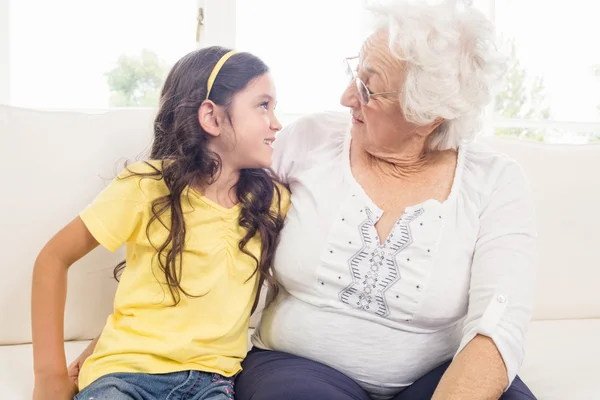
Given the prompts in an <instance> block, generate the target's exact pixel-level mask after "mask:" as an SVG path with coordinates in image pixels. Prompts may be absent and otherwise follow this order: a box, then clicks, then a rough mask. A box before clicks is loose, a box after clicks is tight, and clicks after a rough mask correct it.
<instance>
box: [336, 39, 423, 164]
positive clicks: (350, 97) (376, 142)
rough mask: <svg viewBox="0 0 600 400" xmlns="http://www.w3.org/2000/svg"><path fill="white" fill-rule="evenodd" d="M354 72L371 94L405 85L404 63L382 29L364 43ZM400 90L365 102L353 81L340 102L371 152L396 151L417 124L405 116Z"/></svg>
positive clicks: (355, 134) (356, 137) (354, 132)
mask: <svg viewBox="0 0 600 400" xmlns="http://www.w3.org/2000/svg"><path fill="white" fill-rule="evenodd" d="M355 75H356V76H357V77H358V78H360V79H361V80H362V81H363V82H364V83H365V85H366V87H367V88H368V90H369V93H380V92H399V91H401V90H402V87H403V86H404V79H405V78H404V70H403V62H402V61H400V60H398V59H397V58H396V57H394V56H393V55H392V54H391V52H390V50H389V47H388V35H387V32H385V31H380V32H377V33H375V34H373V35H372V36H370V37H369V38H368V39H367V40H366V41H365V42H364V44H363V46H362V49H361V51H360V56H359V59H358V66H357V70H356V71H355ZM400 96H401V95H400V93H393V94H382V95H376V96H371V97H370V98H369V101H368V103H367V104H362V103H361V100H360V95H359V93H358V90H357V88H356V83H355V82H354V81H353V82H351V83H350V84H349V85H348V87H347V88H346V90H345V91H344V94H343V95H342V99H341V104H342V105H343V106H345V107H348V108H350V111H351V113H352V117H353V118H352V140H353V141H355V142H357V144H358V145H359V146H360V147H362V148H364V149H365V150H366V151H368V152H369V153H372V154H377V153H389V152H393V151H395V150H397V149H399V147H401V146H402V144H403V143H405V142H406V140H407V139H408V137H407V135H408V136H414V135H411V134H413V133H416V131H417V130H418V127H417V126H416V125H414V124H412V123H410V122H408V121H406V118H405V117H404V114H403V112H402V108H401V106H400V98H401V97H400Z"/></svg>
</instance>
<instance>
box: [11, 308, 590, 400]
mask: <svg viewBox="0 0 600 400" xmlns="http://www.w3.org/2000/svg"><path fill="white" fill-rule="evenodd" d="M599 337H600V319H590V320H563V321H535V322H533V324H532V326H531V328H530V330H529V333H528V336H527V347H526V358H525V363H524V364H523V368H522V370H521V373H520V375H521V377H522V378H523V380H524V381H525V382H526V383H527V385H529V387H530V388H531V390H532V391H533V393H534V394H535V395H536V397H537V398H538V399H543V400H565V399H568V400H591V399H598V398H600V380H599V379H598V377H599V376H600V345H599V344H598V338H599ZM88 343H89V342H87V341H83V342H67V343H65V351H66V353H67V360H69V362H70V361H72V360H74V359H75V358H77V356H78V355H79V354H80V353H81V352H82V351H83V349H85V348H86V346H87V344H88ZM32 370H33V365H32V348H31V345H19V346H0V399H11V400H12V399H15V400H20V399H27V398H31V392H32V390H33V373H32Z"/></svg>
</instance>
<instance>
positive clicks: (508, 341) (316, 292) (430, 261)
mask: <svg viewBox="0 0 600 400" xmlns="http://www.w3.org/2000/svg"><path fill="white" fill-rule="evenodd" d="M349 122H350V120H349V115H346V114H342V113H324V114H318V115H311V116H307V117H303V118H301V119H299V120H297V121H296V122H295V123H293V124H291V125H289V126H288V127H286V128H285V129H284V130H283V131H282V132H281V133H280V134H279V135H278V137H277V140H276V141H275V156H274V167H275V170H276V172H277V173H278V175H279V176H280V177H281V179H282V180H283V181H284V182H286V183H288V184H289V185H290V187H291V191H292V207H291V209H290V211H289V212H288V215H287V220H286V224H285V227H284V229H283V231H282V235H281V241H280V244H279V247H278V249H277V253H276V258H275V265H274V268H275V275H276V277H277V279H278V280H279V282H280V284H281V286H282V288H281V289H282V290H281V291H280V295H279V296H278V297H277V299H276V301H275V302H273V303H272V304H271V305H270V306H269V307H268V308H267V309H266V310H265V311H264V313H263V317H262V321H261V324H260V326H259V328H258V329H257V331H256V333H255V335H254V336H253V338H252V340H253V344H254V345H255V346H257V347H259V348H263V349H271V350H278V351H283V352H288V353H292V354H296V355H299V356H302V357H306V358H309V359H313V360H316V361H319V362H321V363H324V364H326V365H329V366H332V367H333V368H335V369H337V370H339V371H340V372H342V373H344V374H346V375H348V376H349V377H351V378H353V379H354V380H355V381H357V382H358V383H359V384H360V385H361V386H363V387H364V388H365V389H366V390H367V391H368V392H369V393H370V394H371V395H372V396H373V397H374V398H379V399H386V398H391V397H392V396H393V395H395V394H397V393H398V392H400V391H401V390H402V388H403V387H405V386H407V385H410V384H411V383H413V382H414V381H415V380H416V379H417V378H418V377H420V376H422V375H423V374H425V373H426V372H428V371H429V370H431V369H433V368H435V367H436V366H437V365H439V364H441V363H443V362H444V361H446V360H449V359H451V358H452V357H453V356H454V355H455V354H456V353H457V352H459V351H460V350H461V349H462V348H463V347H464V346H466V345H467V344H468V343H469V342H470V341H471V340H472V339H473V338H474V337H475V335H477V334H482V335H486V336H489V337H491V338H492V339H493V341H494V342H495V344H496V346H497V347H498V349H499V351H500V353H501V355H502V357H503V359H504V362H505V364H506V367H507V370H508V378H509V381H510V382H512V380H513V379H514V377H515V375H516V374H517V371H518V370H519V367H520V365H521V362H522V360H523V357H524V352H523V342H524V335H525V331H526V328H527V326H528V323H529V320H530V317H531V312H532V303H533V292H534V281H535V259H536V229H535V215H534V208H533V201H532V196H531V192H530V188H529V184H528V182H527V180H526V178H525V177H524V174H523V172H522V170H521V168H520V167H519V165H518V164H517V163H516V162H514V161H513V160H511V159H510V158H508V157H506V156H504V155H502V154H499V153H496V152H494V151H491V150H489V149H486V148H484V147H483V146H482V145H480V144H478V143H476V142H474V143H470V144H465V145H462V146H461V147H460V148H459V151H458V163H457V167H456V173H455V177H454V183H453V186H452V189H451V193H450V195H449V197H448V199H447V200H446V201H445V202H443V203H440V202H438V201H436V200H428V201H426V202H424V203H422V204H417V205H414V206H411V207H409V208H407V209H406V212H405V213H404V215H403V216H402V217H401V218H400V219H399V220H398V222H397V223H396V225H395V226H394V228H393V230H392V232H391V234H390V236H389V237H388V238H387V240H386V241H385V242H384V244H383V245H380V241H379V239H378V238H377V233H376V230H375V229H374V225H375V224H376V222H377V220H378V219H379V218H380V217H381V215H382V210H380V209H379V208H378V207H377V206H376V205H375V204H374V203H373V202H372V201H371V200H370V199H369V197H368V196H367V195H366V194H365V192H364V191H363V190H362V188H361V187H360V185H359V184H358V183H357V182H356V180H355V179H354V178H353V176H352V172H351V170H350V162H349V146H350V140H351V139H350V134H349Z"/></svg>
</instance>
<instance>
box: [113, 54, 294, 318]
mask: <svg viewBox="0 0 600 400" xmlns="http://www.w3.org/2000/svg"><path fill="white" fill-rule="evenodd" d="M228 51H229V49H226V48H222V47H218V46H214V47H209V48H205V49H201V50H197V51H194V52H192V53H190V54H188V55H186V56H184V57H183V58H182V59H181V60H179V61H178V62H177V63H176V64H175V66H173V68H172V69H171V71H170V72H169V75H168V76H167V79H166V81H165V83H164V86H163V88H162V92H161V96H160V106H159V110H158V114H157V116H156V119H155V120H154V140H153V143H152V150H151V154H150V160H159V161H160V164H161V167H160V168H157V167H155V166H154V165H153V164H152V163H150V162H146V164H147V165H148V166H149V167H151V169H152V171H151V172H148V173H138V172H133V171H131V170H129V171H128V172H129V174H128V175H127V178H128V177H131V176H142V178H152V179H156V180H160V179H162V180H164V183H165V184H166V186H167V188H168V189H169V194H168V195H166V196H164V197H160V198H158V199H156V200H154V201H153V202H152V217H151V219H150V221H149V223H148V226H147V227H146V236H147V237H148V240H149V241H150V243H151V244H152V246H153V247H154V249H155V250H156V251H157V253H158V254H157V259H158V263H159V266H160V269H161V271H162V272H163V273H164V277H165V279H166V286H167V287H168V289H169V292H170V294H171V297H172V298H173V302H174V305H176V304H178V303H179V302H180V300H181V293H183V294H184V295H185V296H188V297H198V295H194V294H192V293H188V292H187V291H186V290H184V289H183V288H182V286H181V275H182V256H183V252H184V250H185V237H186V224H185V220H184V215H183V210H182V197H183V196H187V190H188V188H189V187H190V185H192V184H202V185H203V184H210V183H211V182H213V181H214V180H215V179H216V178H217V177H218V175H219V173H220V171H221V159H220V157H219V156H218V155H217V154H215V153H214V152H211V151H210V150H209V149H208V142H209V138H210V137H209V135H208V134H207V133H206V132H205V131H204V130H203V129H202V127H201V126H200V123H199V122H198V109H199V108H200V105H201V104H202V102H203V101H204V100H205V99H206V92H207V81H208V77H209V75H210V73H211V72H212V70H213V68H214V66H215V65H216V63H217V62H218V61H219V59H220V58H221V57H222V56H223V55H224V54H225V53H227V52H228ZM268 71H269V69H268V67H267V66H266V65H265V63H263V62H262V61H261V60H260V59H259V58H257V57H256V56H254V55H252V54H249V53H237V54H235V55H233V56H232V57H231V58H230V59H229V60H227V62H226V63H225V64H224V65H223V67H222V68H221V70H220V71H219V73H218V75H217V78H216V80H215V82H214V84H213V87H212V89H211V92H210V97H209V99H210V100H212V101H213V102H214V103H215V104H217V105H219V106H223V107H225V110H226V111H227V116H228V118H229V121H230V122H231V116H230V113H229V112H230V107H231V104H232V101H233V98H234V96H235V95H236V94H237V93H239V92H240V91H242V90H243V89H244V88H246V87H247V86H248V84H250V83H251V82H252V81H253V80H255V79H257V78H258V77H260V76H262V75H264V74H265V73H267V72H268ZM154 164H156V163H154ZM275 182H276V179H275V177H274V174H273V173H272V172H271V171H268V170H263V169H259V168H256V169H243V170H241V171H240V177H239V181H238V182H237V184H236V186H235V191H236V195H237V199H238V201H239V202H240V203H241V212H240V217H239V221H238V222H239V224H240V226H242V227H243V228H245V230H246V234H245V236H244V237H243V238H242V239H241V240H240V242H239V244H238V247H239V249H240V251H242V252H243V253H245V254H247V255H248V256H250V257H252V258H253V259H254V260H255V262H256V269H255V270H254V273H253V274H252V275H251V276H249V277H248V279H250V278H252V277H253V276H254V275H255V274H256V273H257V272H258V273H259V274H260V279H259V282H260V283H259V289H260V287H262V284H263V283H264V282H265V281H266V282H267V284H268V285H269V287H270V291H271V294H276V293H277V291H278V286H277V283H276V280H275V278H274V277H273V275H272V273H271V265H272V262H273V256H274V252H275V246H276V244H277V238H278V236H279V232H280V230H281V228H282V227H283V217H282V215H281V193H280V190H279V187H278V186H277V185H276V184H275ZM274 203H275V204H276V205H277V206H276V207H273V206H272V205H273V204H274ZM165 213H166V214H167V218H169V219H170V220H169V221H165V220H166V219H167V218H165ZM153 223H159V224H161V225H162V226H164V227H165V228H166V229H167V230H168V236H167V238H166V240H165V241H164V243H160V244H157V245H155V244H153V243H152V241H151V240H150V235H149V233H150V225H151V224H153ZM257 234H258V235H259V237H260V241H261V252H260V256H259V257H257V256H256V255H254V254H252V253H251V252H250V251H248V250H247V249H246V245H247V244H248V242H249V241H250V240H251V239H252V238H253V237H255V236H256V235H257ZM124 267H125V261H123V262H121V263H120V264H118V265H117V266H116V267H115V270H114V276H115V279H118V277H119V276H120V273H121V272H122V270H123V268H124ZM197 267H201V266H197ZM188 268H190V267H189V266H188ZM255 306H256V303H255Z"/></svg>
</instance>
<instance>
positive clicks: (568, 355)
mask: <svg viewBox="0 0 600 400" xmlns="http://www.w3.org/2000/svg"><path fill="white" fill-rule="evenodd" d="M598 338H600V319H588V320H585V319H582V320H562V321H534V322H533V323H532V325H531V327H530V329H529V333H528V335H527V345H526V347H525V352H526V354H525V362H524V363H523V367H522V369H521V373H520V376H521V378H523V381H525V383H527V385H528V386H529V387H530V388H531V390H532V391H533V394H535V395H536V397H537V398H538V399H540V400H542V399H543V400H567V399H568V400H592V399H600V379H598V378H599V377H600V342H599V340H598Z"/></svg>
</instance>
